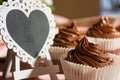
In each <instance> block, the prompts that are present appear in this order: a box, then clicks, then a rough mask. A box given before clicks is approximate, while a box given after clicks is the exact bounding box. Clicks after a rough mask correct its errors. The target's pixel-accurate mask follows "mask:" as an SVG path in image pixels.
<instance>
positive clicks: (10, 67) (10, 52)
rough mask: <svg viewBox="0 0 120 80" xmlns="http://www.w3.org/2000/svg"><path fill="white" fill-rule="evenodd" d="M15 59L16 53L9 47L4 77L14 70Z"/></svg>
mask: <svg viewBox="0 0 120 80" xmlns="http://www.w3.org/2000/svg"><path fill="white" fill-rule="evenodd" d="M14 59H15V53H14V52H13V50H11V49H8V52H7V57H6V61H5V68H4V71H3V79H6V78H7V77H8V75H9V74H10V71H11V70H14V65H13V64H14Z"/></svg>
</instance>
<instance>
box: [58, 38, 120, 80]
mask: <svg viewBox="0 0 120 80" xmlns="http://www.w3.org/2000/svg"><path fill="white" fill-rule="evenodd" d="M66 53H67V54H66V55H63V56H62V57H61V58H60V60H61V64H62V68H63V71H64V74H65V78H66V80H117V79H118V77H119V74H120V69H119V67H120V57H119V56H117V55H114V54H107V53H105V52H104V51H103V50H102V48H101V47H100V46H99V45H98V44H94V43H91V42H88V40H87V38H86V37H84V38H83V39H82V40H81V41H80V42H79V44H78V45H77V46H76V47H75V49H72V50H70V51H68V52H66Z"/></svg>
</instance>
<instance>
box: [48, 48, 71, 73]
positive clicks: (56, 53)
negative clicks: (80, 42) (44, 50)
mask: <svg viewBox="0 0 120 80" xmlns="http://www.w3.org/2000/svg"><path fill="white" fill-rule="evenodd" d="M71 49H72V48H71ZM69 50H70V48H63V47H55V46H51V47H50V48H49V53H50V56H51V60H52V62H53V64H54V65H58V66H59V68H60V73H63V71H62V67H61V63H60V57H61V56H62V55H63V54H66V53H67V52H68V51H69Z"/></svg>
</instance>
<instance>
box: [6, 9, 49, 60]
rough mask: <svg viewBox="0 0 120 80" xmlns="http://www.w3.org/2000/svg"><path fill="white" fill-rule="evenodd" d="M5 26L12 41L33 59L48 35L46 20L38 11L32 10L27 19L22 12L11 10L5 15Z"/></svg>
mask: <svg viewBox="0 0 120 80" xmlns="http://www.w3.org/2000/svg"><path fill="white" fill-rule="evenodd" d="M6 26H7V30H8V32H9V34H10V36H11V37H12V38H13V40H14V41H15V42H16V43H17V44H18V45H19V46H20V47H21V48H22V49H24V50H25V51H26V52H27V53H28V54H30V55H31V56H32V57H34V58H35V57H36V56H37V55H38V53H39V52H40V50H41V49H42V47H43V45H44V43H45V41H46V39H47V37H48V34H49V22H48V19H47V17H46V15H45V14H44V13H43V12H42V11H40V10H33V11H32V12H31V13H30V14H29V16H28V17H27V16H26V15H25V14H24V13H23V12H22V11H20V10H17V9H13V10H11V11H10V12H9V13H8V14H7V17H6Z"/></svg>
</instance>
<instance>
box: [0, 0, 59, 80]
mask: <svg viewBox="0 0 120 80" xmlns="http://www.w3.org/2000/svg"><path fill="white" fill-rule="evenodd" d="M10 11H11V12H14V11H18V12H20V13H22V14H25V15H26V16H27V17H29V15H30V13H32V12H35V11H41V12H42V13H43V14H44V15H45V17H46V18H47V21H44V22H47V23H48V25H49V26H47V28H48V29H49V31H48V29H47V30H46V31H48V35H47V37H45V38H46V40H42V41H45V42H44V44H43V46H42V48H41V49H40V52H39V53H38V52H37V56H36V57H33V56H31V55H30V54H29V53H28V52H26V51H25V50H24V48H23V47H21V46H20V45H18V43H17V42H16V41H15V40H14V39H15V38H13V35H11V34H10V33H9V32H10V31H11V30H10V31H8V30H9V29H8V25H7V21H6V19H7V17H8V13H9V12H10ZM15 14H17V13H15ZM16 16H17V15H16ZM13 17H14V16H13ZM13 17H12V18H11V19H10V20H8V22H9V21H11V20H13ZM32 17H34V16H32ZM37 17H38V16H36V17H34V18H37ZM42 17H44V16H43V15H42ZM17 19H20V18H19V17H18V18H17ZM32 19H33V18H32ZM22 20H23V18H22ZM40 20H44V19H40ZM13 22H14V21H13ZM18 22H20V21H18ZM33 22H34V21H33ZM5 23H6V24H5ZM37 24H38V23H37ZM10 25H11V24H10ZM12 25H15V24H14V23H13V24H12ZM43 25H44V23H43ZM17 26H18V24H17V25H16V26H15V27H17ZM9 27H10V26H9ZM20 27H22V26H21V25H20ZM32 27H34V26H32ZM43 27H45V26H42V28H43ZM22 28H23V27H22ZM37 28H38V27H37ZM40 28H41V27H40ZM54 28H55V22H54V18H53V15H52V14H51V11H50V9H49V8H48V7H47V6H46V5H45V4H42V3H41V1H39V0H38V1H37V0H35V1H32V0H8V2H7V3H6V6H2V7H0V32H1V35H2V38H3V40H4V41H5V43H7V47H8V49H9V50H8V53H7V58H6V63H5V69H4V71H3V80H6V78H7V76H8V75H9V73H10V72H12V74H13V75H12V76H13V77H12V78H13V80H20V79H25V78H31V77H37V76H40V75H44V74H49V75H50V78H51V80H57V76H56V73H57V72H59V69H58V66H57V65H53V64H52V62H51V59H50V54H49V52H48V48H49V47H50V45H51V44H52V39H53V38H54ZM10 29H11V28H10ZM12 29H13V28H12ZM28 29H29V28H28ZM28 29H27V30H28ZM32 29H34V28H32ZM45 29H46V28H45ZM21 33H22V32H21ZM25 33H26V32H25ZM39 35H41V34H39ZM11 36H12V37H11ZM17 38H19V37H17ZM20 39H23V38H20ZM20 39H19V40H20ZM35 39H36V38H35ZM40 39H41V38H40ZM42 41H41V42H42ZM29 50H31V49H29ZM43 55H44V56H45V57H43ZM20 61H22V62H26V63H28V64H30V65H31V68H30V69H24V70H21V66H20Z"/></svg>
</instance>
